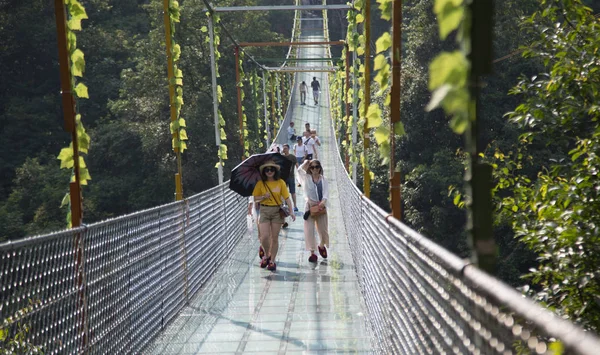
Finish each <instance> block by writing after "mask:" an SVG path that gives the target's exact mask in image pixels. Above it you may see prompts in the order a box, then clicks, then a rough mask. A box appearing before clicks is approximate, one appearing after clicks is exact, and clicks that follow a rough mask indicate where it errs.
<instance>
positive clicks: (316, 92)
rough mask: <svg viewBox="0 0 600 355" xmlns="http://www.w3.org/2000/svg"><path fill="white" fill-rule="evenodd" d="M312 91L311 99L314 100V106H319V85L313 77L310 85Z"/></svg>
mask: <svg viewBox="0 0 600 355" xmlns="http://www.w3.org/2000/svg"><path fill="white" fill-rule="evenodd" d="M310 86H311V87H312V90H313V99H315V105H318V104H319V91H320V90H321V84H319V81H318V80H317V77H316V76H315V77H313V81H312V82H311V83H310Z"/></svg>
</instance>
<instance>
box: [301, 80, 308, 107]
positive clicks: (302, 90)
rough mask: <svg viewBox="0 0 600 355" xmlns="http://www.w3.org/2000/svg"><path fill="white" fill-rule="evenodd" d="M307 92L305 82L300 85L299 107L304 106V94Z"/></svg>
mask: <svg viewBox="0 0 600 355" xmlns="http://www.w3.org/2000/svg"><path fill="white" fill-rule="evenodd" d="M307 91H308V85H306V81H303V82H301V83H300V105H306V92H307Z"/></svg>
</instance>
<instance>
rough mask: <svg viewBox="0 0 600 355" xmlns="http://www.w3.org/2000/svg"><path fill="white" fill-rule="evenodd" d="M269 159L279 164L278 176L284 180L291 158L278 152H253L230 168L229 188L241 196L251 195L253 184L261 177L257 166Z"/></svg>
mask: <svg viewBox="0 0 600 355" xmlns="http://www.w3.org/2000/svg"><path fill="white" fill-rule="evenodd" d="M270 161H272V162H275V164H277V165H279V167H280V170H279V173H280V178H281V179H283V180H284V181H286V180H287V179H288V177H289V176H290V172H291V170H292V161H291V160H289V159H288V158H286V157H285V156H283V155H281V154H279V153H266V154H254V155H252V156H251V157H250V158H248V159H246V160H244V161H243V162H241V163H240V164H239V165H238V166H236V167H235V168H233V170H231V180H229V188H230V189H231V190H233V191H235V192H237V193H238V194H240V195H242V196H245V197H248V196H252V191H254V186H255V185H256V183H257V182H258V180H260V179H261V176H260V170H258V168H259V167H260V166H261V165H263V164H265V163H267V162H270Z"/></svg>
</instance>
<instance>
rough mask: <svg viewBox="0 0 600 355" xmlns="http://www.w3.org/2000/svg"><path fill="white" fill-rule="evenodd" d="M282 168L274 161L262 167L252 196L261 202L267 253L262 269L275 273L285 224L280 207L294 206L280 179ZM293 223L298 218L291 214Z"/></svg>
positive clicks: (261, 229)
mask: <svg viewBox="0 0 600 355" xmlns="http://www.w3.org/2000/svg"><path fill="white" fill-rule="evenodd" d="M280 169H281V168H280V167H279V165H277V164H276V163H275V162H274V161H270V162H267V163H265V164H263V165H261V166H260V168H259V171H260V176H261V180H259V181H258V182H257V183H256V186H254V191H253V192H252V196H254V201H256V202H260V217H259V218H260V219H259V223H258V228H259V235H260V238H261V241H260V242H261V245H262V247H263V249H264V251H265V256H264V257H263V258H262V260H261V262H260V267H261V268H265V267H266V268H267V270H271V271H275V270H276V269H277V265H276V264H275V259H276V258H277V252H278V251H279V231H280V230H281V225H282V224H283V222H284V221H283V218H281V216H280V215H279V207H280V206H281V203H282V202H283V199H285V200H286V202H287V204H288V206H292V200H291V199H290V193H289V191H288V189H287V187H286V186H285V181H283V180H282V179H281V178H280V171H279V170H280ZM290 217H292V221H295V220H296V216H295V215H294V214H291V215H290Z"/></svg>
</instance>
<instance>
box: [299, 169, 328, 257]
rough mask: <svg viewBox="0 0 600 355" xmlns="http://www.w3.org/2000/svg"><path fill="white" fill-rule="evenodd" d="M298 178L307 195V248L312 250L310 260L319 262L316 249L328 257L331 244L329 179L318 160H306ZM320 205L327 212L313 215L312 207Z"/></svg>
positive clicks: (305, 224) (305, 239) (305, 219)
mask: <svg viewBox="0 0 600 355" xmlns="http://www.w3.org/2000/svg"><path fill="white" fill-rule="evenodd" d="M298 179H299V180H300V183H301V184H302V186H303V188H304V196H306V205H305V211H306V212H305V213H304V243H305V246H306V250H309V251H310V257H309V258H308V261H309V262H311V263H314V262H317V255H316V254H315V250H316V249H318V250H319V254H321V257H323V258H324V259H326V258H327V248H326V247H325V246H326V245H327V246H329V232H328V229H329V228H328V222H327V210H326V206H327V200H328V199H329V185H328V184H327V179H325V176H323V166H322V165H321V162H320V161H318V160H308V159H307V160H305V161H304V162H303V163H302V165H301V166H300V169H298ZM314 206H319V210H321V211H325V213H323V214H321V215H319V216H316V217H313V216H311V215H310V208H311V207H314ZM315 226H316V228H317V230H318V231H319V239H320V243H319V245H318V246H317V241H316V236H315Z"/></svg>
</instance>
